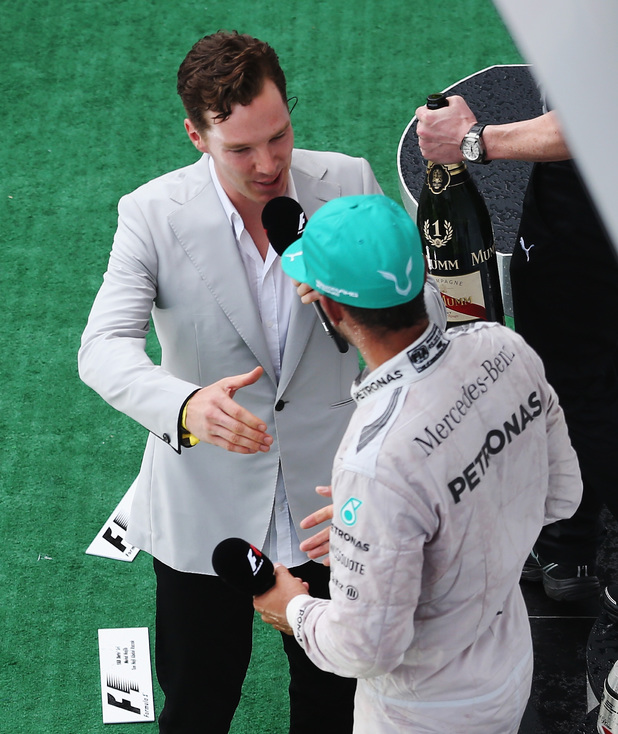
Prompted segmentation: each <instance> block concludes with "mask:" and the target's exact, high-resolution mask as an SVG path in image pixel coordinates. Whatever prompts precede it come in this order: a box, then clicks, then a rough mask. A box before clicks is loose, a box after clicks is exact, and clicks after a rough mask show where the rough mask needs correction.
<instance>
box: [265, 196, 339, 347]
mask: <svg viewBox="0 0 618 734" xmlns="http://www.w3.org/2000/svg"><path fill="white" fill-rule="evenodd" d="M305 224H307V217H306V216H305V212H304V211H303V208H302V206H301V205H300V204H299V203H298V202H297V201H296V200H295V199H291V198H290V197H289V196H277V197H275V198H274V199H271V200H270V201H269V202H267V203H266V206H265V207H264V209H263V210H262V226H263V227H264V229H265V230H266V234H267V235H268V239H269V240H270V244H271V245H272V246H273V250H274V251H275V252H276V253H277V255H279V256H281V255H283V253H284V252H285V251H286V250H287V249H288V247H289V246H290V245H291V244H292V243H293V242H296V240H297V239H298V238H299V237H300V236H301V235H302V233H303V230H304V229H305ZM313 306H314V308H315V310H316V311H317V314H318V317H319V319H320V322H321V323H322V326H323V327H324V331H325V332H326V333H327V334H328V335H329V336H330V337H332V339H333V340H334V342H335V344H336V345H337V349H338V350H339V351H340V352H341V353H342V354H345V353H346V352H347V351H348V349H349V348H350V345H349V344H348V343H347V341H346V340H345V339H344V338H343V337H342V336H341V335H340V334H338V333H337V332H336V331H335V329H334V327H333V325H332V324H331V322H330V321H329V319H328V316H327V315H326V314H325V313H324V309H323V308H322V304H321V303H320V302H319V301H313Z"/></svg>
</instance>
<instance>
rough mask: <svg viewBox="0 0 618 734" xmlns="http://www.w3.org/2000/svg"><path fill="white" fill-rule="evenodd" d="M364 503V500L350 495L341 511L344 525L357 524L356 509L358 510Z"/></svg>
mask: <svg viewBox="0 0 618 734" xmlns="http://www.w3.org/2000/svg"><path fill="white" fill-rule="evenodd" d="M362 504H363V503H362V500H357V499H356V497H350V499H349V500H348V501H347V502H346V503H345V505H344V506H343V507H342V508H341V512H340V513H339V514H340V516H341V520H342V522H343V524H344V525H347V526H348V527H350V526H352V525H356V520H357V516H356V510H358V508H359V507H360V506H361V505H362Z"/></svg>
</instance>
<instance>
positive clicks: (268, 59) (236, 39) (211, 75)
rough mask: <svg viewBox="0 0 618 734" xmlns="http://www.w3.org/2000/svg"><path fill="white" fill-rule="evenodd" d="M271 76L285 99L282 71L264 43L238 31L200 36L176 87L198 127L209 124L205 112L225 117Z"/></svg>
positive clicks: (186, 60)
mask: <svg viewBox="0 0 618 734" xmlns="http://www.w3.org/2000/svg"><path fill="white" fill-rule="evenodd" d="M266 79H271V80H272V81H273V82H274V83H275V84H276V86H277V88H278V89H279V91H280V92H281V97H282V99H283V101H284V102H285V101H286V99H287V93H286V81H285V74H284V73H283V70H282V68H281V66H280V65H279V58H278V56H277V54H276V53H275V51H274V49H272V48H271V47H270V46H269V45H268V44H267V43H265V42H264V41H259V40H258V39H257V38H253V37H252V36H249V35H247V34H244V33H243V34H241V33H238V32H237V31H232V32H229V31H218V32H217V33H213V34H212V35H210V36H204V38H201V39H200V40H199V41H198V42H197V43H196V44H195V45H194V46H193V48H192V49H191V50H190V51H189V53H188V54H187V56H186V57H185V59H184V61H183V62H182V64H181V65H180V68H179V69H178V83H177V86H176V89H177V91H178V94H179V95H180V98H181V100H182V103H183V105H184V108H185V110H186V112H187V116H188V117H189V119H190V120H191V122H192V123H193V125H195V127H196V128H197V129H198V130H202V131H205V130H207V129H208V127H209V122H208V118H207V116H206V112H210V111H212V112H215V113H216V115H215V119H216V120H226V119H227V118H228V117H229V116H230V115H231V114H232V106H233V105H235V104H241V105H248V104H250V103H251V102H252V101H253V100H254V99H255V98H256V97H257V96H258V95H259V94H260V92H261V91H262V89H263V87H264V82H265V81H266Z"/></svg>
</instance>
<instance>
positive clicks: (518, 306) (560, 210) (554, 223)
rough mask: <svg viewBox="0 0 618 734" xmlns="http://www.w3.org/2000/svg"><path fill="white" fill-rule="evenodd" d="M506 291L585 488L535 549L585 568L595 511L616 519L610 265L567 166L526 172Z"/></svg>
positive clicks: (608, 248) (615, 342)
mask: <svg viewBox="0 0 618 734" xmlns="http://www.w3.org/2000/svg"><path fill="white" fill-rule="evenodd" d="M520 238H523V245H522V242H521V239H520ZM511 286H512V292H513V307H514V318H515V329H516V331H518V332H519V333H521V334H522V336H523V337H524V338H525V339H526V341H527V342H528V343H529V344H530V345H531V346H532V347H533V348H534V349H535V350H536V352H537V353H538V354H539V356H540V357H541V359H542V360H543V364H544V366H545V371H546V373H547V379H548V381H549V382H550V384H551V385H552V386H553V387H554V389H555V390H556V393H557V394H558V398H559V401H560V405H561V406H562V408H563V410H564V413H565V418H566V421H567V426H568V429H569V435H570V437H571V442H572V444H573V448H574V449H575V451H576V453H577V457H578V460H579V465H580V469H581V472H582V478H583V482H584V496H583V499H582V503H581V505H580V507H579V509H578V510H577V511H576V513H575V515H574V516H573V517H572V518H569V519H567V520H561V521H559V522H557V523H554V524H553V525H548V526H547V527H546V528H545V529H544V530H543V531H542V533H541V536H540V538H539V540H538V542H537V545H536V547H537V550H538V552H539V554H540V555H541V557H542V558H543V559H546V560H548V561H552V562H558V563H576V564H584V563H593V562H594V560H595V557H596V550H597V545H598V540H599V536H600V529H601V528H600V523H599V513H600V510H601V507H602V505H603V503H605V504H606V505H607V507H608V508H609V509H610V510H611V512H612V513H613V515H614V517H617V518H618V483H617V481H616V462H615V459H614V456H615V454H616V448H617V447H618V370H617V365H618V265H617V262H616V256H615V253H614V249H613V247H612V245H611V243H610V242H609V240H608V239H607V237H606V236H605V232H604V230H603V227H602V225H601V224H600V222H599V219H598V217H597V215H596V213H595V211H594V208H593V206H592V205H591V203H590V200H589V198H588V195H587V193H586V191H585V189H584V188H583V186H582V185H581V183H580V180H579V177H578V175H577V172H576V171H575V169H574V167H573V165H572V163H571V162H569V161H566V162H562V163H554V164H536V165H535V166H534V168H533V172H532V175H531V178H530V183H529V185H528V189H527V191H526V196H525V199H524V205H523V212H522V219H521V224H520V231H519V234H518V238H517V243H516V246H515V249H514V251H513V257H512V260H511Z"/></svg>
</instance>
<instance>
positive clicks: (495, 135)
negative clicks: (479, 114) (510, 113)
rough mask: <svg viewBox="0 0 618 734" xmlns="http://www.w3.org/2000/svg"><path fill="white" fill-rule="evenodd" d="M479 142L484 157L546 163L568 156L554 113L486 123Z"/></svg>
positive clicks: (569, 155)
mask: <svg viewBox="0 0 618 734" xmlns="http://www.w3.org/2000/svg"><path fill="white" fill-rule="evenodd" d="M483 141H484V143H485V148H486V149H487V158H488V160H497V159H505V160H517V161H532V162H534V161H539V162H548V161H562V160H566V159H567V158H570V157H571V154H570V152H569V149H568V147H567V145H566V142H565V140H564V137H563V134H562V129H561V127H560V123H559V122H558V119H557V117H556V114H555V113H554V112H547V113H546V114H544V115H541V116H540V117H535V118H533V119H532V120H521V121H519V122H511V123H506V124H503V125H487V126H486V127H485V130H484V131H483Z"/></svg>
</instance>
